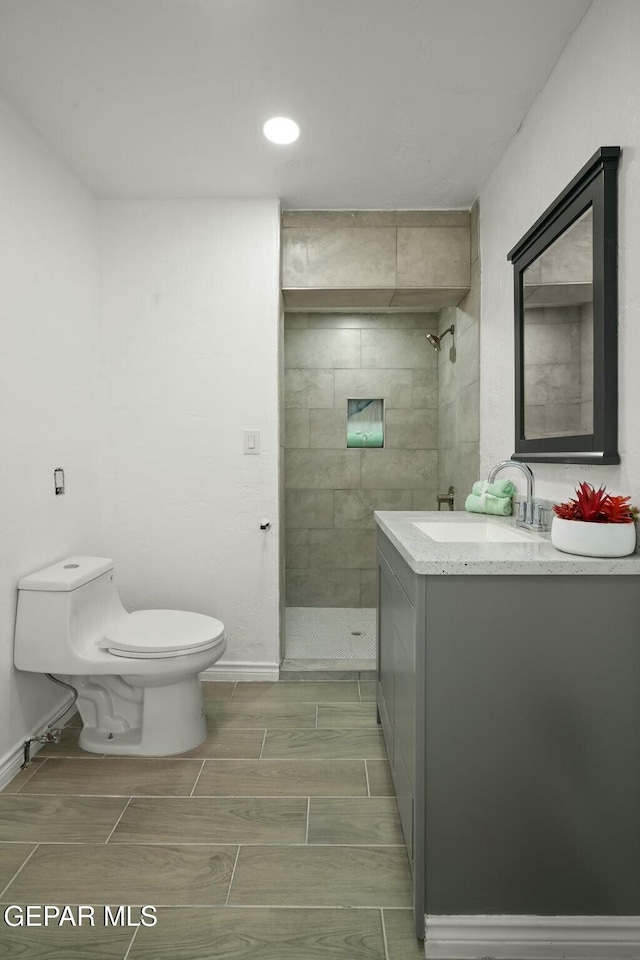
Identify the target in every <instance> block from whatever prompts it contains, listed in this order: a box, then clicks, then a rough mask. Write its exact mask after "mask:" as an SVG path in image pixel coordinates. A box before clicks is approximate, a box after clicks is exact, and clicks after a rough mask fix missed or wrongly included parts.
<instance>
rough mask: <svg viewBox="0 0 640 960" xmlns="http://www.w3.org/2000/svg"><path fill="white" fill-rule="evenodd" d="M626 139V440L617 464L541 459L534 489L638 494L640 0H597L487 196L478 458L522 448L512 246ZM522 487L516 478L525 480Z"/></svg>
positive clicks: (622, 226)
mask: <svg viewBox="0 0 640 960" xmlns="http://www.w3.org/2000/svg"><path fill="white" fill-rule="evenodd" d="M605 145H614V146H615V145H619V146H621V147H622V150H623V154H622V160H621V164H620V167H619V181H618V186H619V211H620V215H619V334H620V346H619V356H620V443H619V451H620V454H621V458H622V463H621V464H620V465H619V466H615V467H588V466H581V465H552V464H534V465H533V469H534V472H535V475H536V479H537V490H536V492H537V494H538V495H539V496H541V497H548V498H549V499H561V498H564V497H566V496H568V495H570V494H571V493H572V491H573V488H574V486H575V484H576V482H578V480H580V479H585V478H586V479H588V480H590V482H592V483H594V484H595V485H598V484H599V483H601V482H602V483H606V484H607V486H608V487H609V488H610V489H611V490H612V491H613V492H616V493H624V494H631V495H632V496H633V497H634V501H635V502H636V503H639V502H640V429H639V427H638V411H639V409H640V377H639V376H638V369H639V360H640V158H639V150H640V4H638V2H637V0H616V2H615V3H612V2H611V0H595V2H594V3H593V5H592V7H591V8H590V9H589V11H588V13H587V14H586V16H585V18H584V20H583V21H582V22H581V24H580V25H579V26H578V28H577V30H576V31H575V33H574V34H573V36H572V38H571V39H570V41H569V43H568V44H567V46H566V48H565V50H564V52H563V54H562V56H561V58H560V60H559V61H558V63H557V65H556V67H555V69H554V71H553V73H552V74H551V76H550V78H549V80H548V81H547V83H546V85H545V87H544V88H543V90H542V91H541V93H540V94H539V96H538V97H537V99H536V101H535V103H534V104H533V106H532V107H531V109H530V111H529V113H528V115H527V117H526V119H525V121H524V123H523V124H522V127H521V128H520V130H519V132H518V133H517V134H516V136H515V137H514V139H513V140H512V142H511V144H510V145H509V147H508V149H507V151H506V153H505V155H504V157H503V159H502V161H501V162H500V164H499V165H498V167H497V168H496V169H495V170H494V172H493V174H492V175H491V177H490V178H489V181H488V183H487V185H486V187H485V189H484V191H483V192H482V194H481V198H480V203H481V245H482V337H481V354H480V362H481V376H480V383H481V395H480V413H481V417H480V423H481V434H480V461H481V473H482V475H483V476H485V475H486V474H487V472H488V470H489V469H490V467H491V466H492V464H494V463H497V462H498V461H499V460H504V459H506V458H508V457H510V456H511V454H512V453H513V450H514V409H513V408H514V404H513V350H514V347H513V277H512V273H513V270H512V267H511V264H509V263H508V262H507V252H508V251H509V250H510V249H511V247H513V246H514V244H515V243H517V241H518V240H519V239H520V237H521V236H522V235H523V234H524V233H525V232H526V231H527V229H528V228H529V227H530V226H531V224H532V223H533V222H534V221H535V220H536V219H537V218H538V217H539V216H540V214H541V213H542V212H543V211H544V210H545V208H546V207H547V206H548V205H549V204H550V203H551V202H552V201H553V200H554V199H555V197H556V196H557V194H558V193H560V191H561V190H562V189H563V188H564V187H565V186H566V184H567V183H568V182H569V181H570V180H571V179H572V178H573V177H574V176H575V174H576V173H577V172H578V170H579V169H580V168H581V167H582V166H583V165H584V164H585V163H586V162H587V160H588V159H589V158H590V157H591V155H592V154H593V153H595V151H596V150H597V149H598V147H600V146H605ZM518 483H519V481H518Z"/></svg>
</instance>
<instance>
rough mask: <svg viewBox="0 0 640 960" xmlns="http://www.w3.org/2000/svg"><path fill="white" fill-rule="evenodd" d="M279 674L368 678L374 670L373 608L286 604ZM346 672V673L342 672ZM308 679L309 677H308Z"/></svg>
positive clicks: (374, 628) (374, 637)
mask: <svg viewBox="0 0 640 960" xmlns="http://www.w3.org/2000/svg"><path fill="white" fill-rule="evenodd" d="M284 648H285V658H284V662H283V664H282V666H281V668H280V669H281V678H282V679H285V677H283V676H282V674H289V675H290V676H289V679H293V676H291V675H292V674H295V675H296V679H304V676H303V675H304V674H305V673H307V674H309V673H312V674H313V679H315V680H317V679H320V677H319V674H320V673H322V674H323V675H324V674H325V673H326V674H327V679H338V677H337V676H336V674H340V677H341V678H342V679H359V680H370V679H374V677H375V670H376V611H375V608H369V607H365V608H361V607H287V609H286V611H285V643H284ZM347 674H348V677H347V676H346V675H347ZM309 679H312V678H311V677H309Z"/></svg>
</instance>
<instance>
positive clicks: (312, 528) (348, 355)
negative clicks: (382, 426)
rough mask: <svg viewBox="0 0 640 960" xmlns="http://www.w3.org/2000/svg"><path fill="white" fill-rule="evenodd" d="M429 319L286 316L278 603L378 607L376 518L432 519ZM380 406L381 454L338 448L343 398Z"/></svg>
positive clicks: (433, 377)
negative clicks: (378, 513) (380, 401)
mask: <svg viewBox="0 0 640 960" xmlns="http://www.w3.org/2000/svg"><path fill="white" fill-rule="evenodd" d="M436 326H437V317H436V315H435V314H421V313H408V314H400V313H395V314H394V313H389V314H384V313H383V314H344V315H341V314H313V313H311V314H301V313H287V314H285V328H286V329H285V446H286V453H285V470H284V482H285V488H286V493H285V518H286V551H285V552H286V565H287V570H286V584H287V605H288V606H295V607H304V606H322V607H324V606H328V607H358V606H363V607H373V606H375V604H376V579H375V576H376V573H375V570H376V556H375V524H374V521H373V511H374V510H424V509H434V506H435V492H436V483H437V476H438V473H437V461H438V451H437V447H438V422H437V421H438V410H437V406H438V369H437V359H436V354H435V353H434V351H433V350H432V348H431V347H430V346H429V344H428V343H427V340H426V337H425V334H426V333H427V332H430V331H432V332H435V330H436ZM364 397H367V398H372V399H376V398H379V397H382V398H384V400H385V410H386V415H385V419H386V434H385V446H384V449H371V450H355V449H350V450H347V449H346V401H347V398H364Z"/></svg>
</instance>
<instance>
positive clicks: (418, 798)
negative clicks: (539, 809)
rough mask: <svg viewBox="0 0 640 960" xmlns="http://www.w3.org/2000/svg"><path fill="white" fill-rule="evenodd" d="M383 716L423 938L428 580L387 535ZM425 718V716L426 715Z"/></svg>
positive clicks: (381, 565) (383, 551) (380, 687)
mask: <svg viewBox="0 0 640 960" xmlns="http://www.w3.org/2000/svg"><path fill="white" fill-rule="evenodd" d="M378 570H379V577H378V584H379V586H378V589H379V598H378V613H379V616H378V683H377V702H378V715H379V719H380V722H381V724H382V730H383V733H384V739H385V744H386V747H387V754H388V757H389V764H390V767H391V775H392V777H393V783H394V787H395V791H396V799H397V803H398V810H399V813H400V820H401V823H402V831H403V833H404V839H405V843H406V847H407V854H408V856H409V862H410V864H411V869H412V871H413V875H414V901H415V902H414V907H415V916H416V923H417V927H416V930H417V934H418V936H420V937H421V936H422V935H423V929H422V925H421V919H420V918H422V917H423V915H424V817H423V816H422V815H421V812H422V811H423V809H424V803H423V798H424V727H423V725H422V724H418V723H417V710H416V700H417V698H418V697H419V696H420V695H421V688H420V685H418V684H416V670H417V669H418V668H419V669H423V667H422V660H423V655H424V643H423V642H422V643H418V632H419V631H418V625H419V624H424V582H425V578H424V577H418V576H416V574H414V573H413V571H412V570H411V569H410V567H409V566H408V564H407V563H406V562H405V561H404V560H403V559H402V557H401V556H400V554H399V553H398V551H397V550H396V549H395V547H394V546H393V545H392V544H391V543H390V542H389V540H388V539H387V538H386V537H384V536H383V535H379V536H378ZM421 715H422V711H421Z"/></svg>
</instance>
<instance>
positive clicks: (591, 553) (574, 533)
mask: <svg viewBox="0 0 640 960" xmlns="http://www.w3.org/2000/svg"><path fill="white" fill-rule="evenodd" d="M551 543H552V544H553V545H554V547H555V548H556V549H557V550H562V552H563V553H574V554H576V555H577V556H579V557H626V556H627V555H628V554H630V553H633V552H634V551H635V549H636V525H635V523H585V521H584V520H562V519H561V518H560V517H554V518H553V523H552V524H551Z"/></svg>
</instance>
